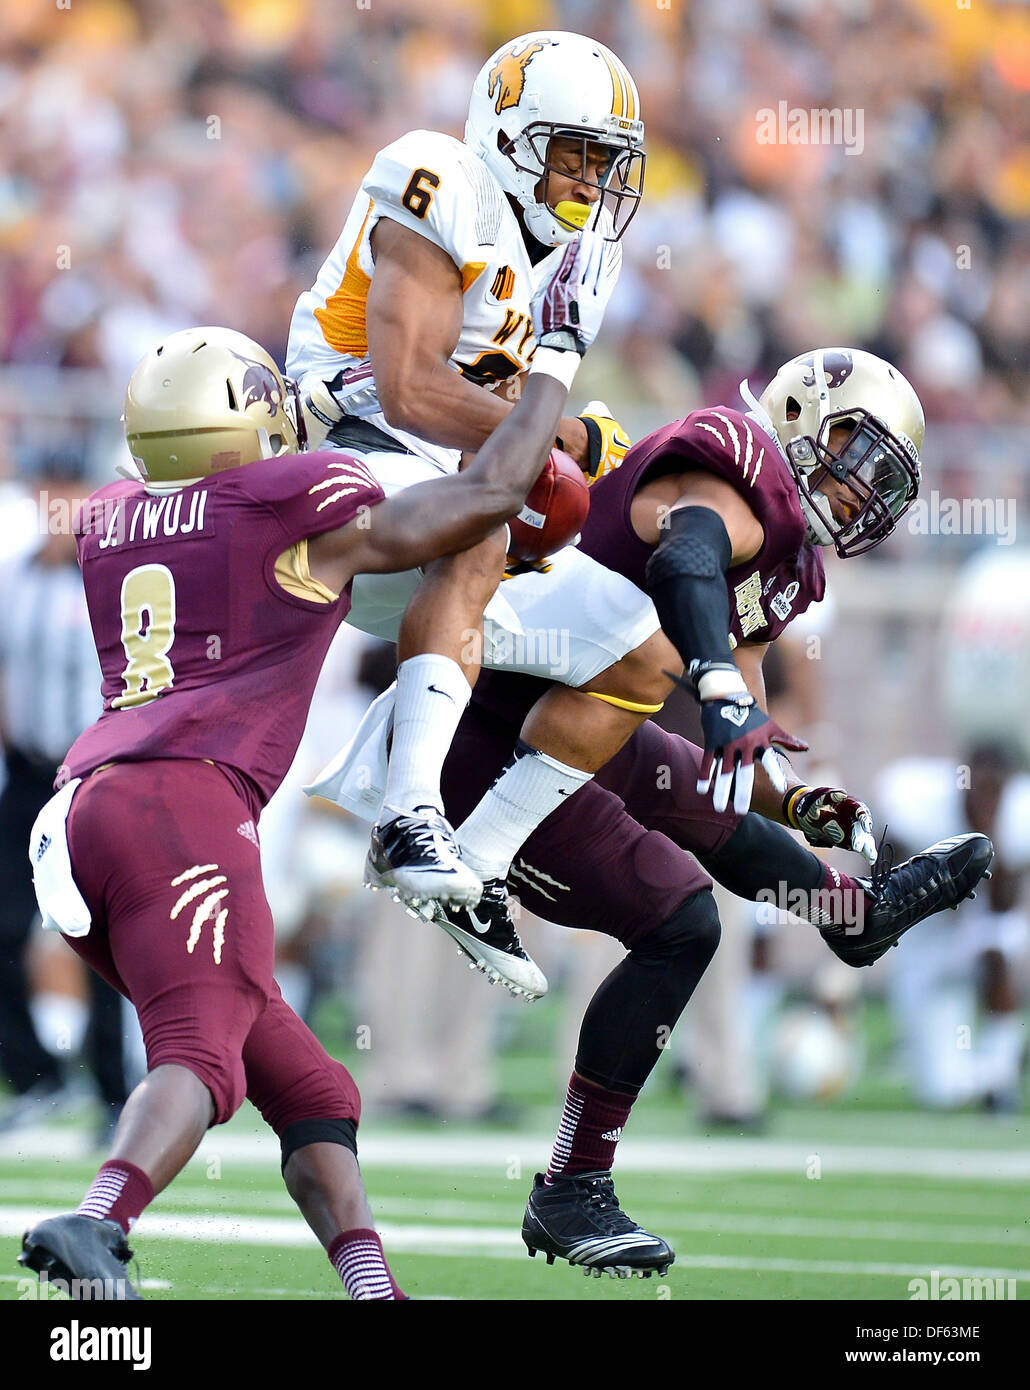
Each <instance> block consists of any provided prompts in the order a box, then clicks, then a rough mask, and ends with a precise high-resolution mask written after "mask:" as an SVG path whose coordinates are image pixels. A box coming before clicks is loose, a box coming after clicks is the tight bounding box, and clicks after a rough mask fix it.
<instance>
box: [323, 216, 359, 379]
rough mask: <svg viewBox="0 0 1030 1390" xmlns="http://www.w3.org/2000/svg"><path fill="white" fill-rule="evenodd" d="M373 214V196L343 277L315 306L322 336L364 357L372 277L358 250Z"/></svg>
mask: <svg viewBox="0 0 1030 1390" xmlns="http://www.w3.org/2000/svg"><path fill="white" fill-rule="evenodd" d="M371 215H372V199H371V198H369V200H368V211H367V212H366V213H365V220H364V221H363V222H362V224H361V230H360V231H359V232H358V235H357V239H356V241H355V242H354V245H353V246H352V247H351V252H350V255H349V256H348V257H347V265H346V267H345V269H344V272H343V279H342V280H341V281H340V283H339V285H338V286H337V288H336V289H335V290H333V292H332V294H331V295H330V296H329V298H328V299H327V300H326V302H325V308H323V309H316V310H315V318H316V319H317V320H318V324H319V327H320V328H321V330H322V336H323V338H325V340H326V342H327V343H328V344H329V346H330V347H331V348H334V349H335V350H336V351H337V352H342V353H343V354H344V355H346V356H350V357H364V355H365V353H366V352H367V351H368V338H367V336H366V330H365V301H366V300H367V299H368V288H369V286H370V285H371V283H372V278H371V276H369V275H366V274H365V272H364V271H363V270H362V269H361V266H360V264H359V261H358V254H359V251H360V248H361V242H362V240H363V238H364V235H365V228H366V227H367V226H368V219H369V217H370V216H371Z"/></svg>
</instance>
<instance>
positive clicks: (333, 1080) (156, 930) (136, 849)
mask: <svg viewBox="0 0 1030 1390" xmlns="http://www.w3.org/2000/svg"><path fill="white" fill-rule="evenodd" d="M68 847H69V852H70V855H71V862H72V873H73V877H74V879H75V882H76V884H77V885H78V888H79V891H80V892H81V894H82V896H83V898H84V899H85V901H86V904H87V906H88V907H89V910H90V913H91V915H92V917H93V925H92V927H91V929H90V932H89V934H88V935H87V936H84V937H78V938H76V939H72V938H66V940H68V944H69V945H70V946H71V947H72V948H73V949H74V950H75V951H77V952H78V954H79V955H80V956H81V957H82V958H83V960H85V961H86V962H87V964H88V965H91V966H92V967H93V969H94V970H96V971H97V973H98V974H100V975H102V976H103V977H104V979H106V980H107V981H108V982H109V983H110V984H112V985H113V986H114V988H115V989H117V990H119V991H120V992H121V993H122V994H124V995H125V996H126V997H127V998H128V999H130V1000H131V1001H132V1003H133V1005H134V1006H135V1008H136V1012H137V1013H138V1015H139V1020H140V1027H141V1028H142V1030H143V1039H144V1042H145V1044H146V1049H147V1065H148V1067H149V1068H150V1070H153V1069H154V1068H155V1067H158V1066H162V1065H164V1064H168V1063H174V1064H175V1065H177V1066H182V1067H186V1068H188V1069H189V1070H190V1071H192V1072H193V1073H194V1075H195V1076H197V1077H199V1078H200V1080H201V1081H202V1082H203V1083H204V1085H205V1086H207V1088H208V1090H209V1091H210V1092H211V1096H212V1098H213V1100H214V1106H215V1123H216V1124H221V1123H223V1122H224V1121H225V1120H228V1119H229V1118H230V1116H231V1115H232V1114H233V1113H234V1112H235V1111H236V1110H237V1109H238V1108H239V1106H240V1105H241V1104H242V1102H243V1098H244V1095H246V1096H247V1097H248V1098H249V1099H250V1100H251V1101H252V1102H253V1104H254V1105H256V1106H257V1108H258V1109H259V1110H260V1112H261V1114H262V1115H263V1116H264V1118H265V1120H267V1122H268V1123H269V1125H271V1127H272V1128H273V1129H274V1130H275V1132H276V1133H277V1134H279V1135H281V1134H282V1131H283V1129H284V1128H285V1126H286V1125H289V1124H292V1123H293V1122H294V1121H296V1120H304V1119H352V1120H354V1121H355V1122H356V1121H357V1119H358V1117H359V1115H360V1099H359V1097H358V1091H357V1087H356V1086H355V1084H354V1081H353V1079H352V1078H351V1076H350V1074H349V1072H348V1071H347V1070H346V1068H345V1067H343V1066H341V1065H340V1063H339V1062H335V1061H333V1059H332V1058H331V1057H329V1056H328V1054H327V1053H326V1052H325V1051H324V1049H323V1048H322V1046H321V1044H320V1043H319V1042H318V1040H317V1039H316V1038H315V1036H314V1034H313V1033H312V1032H311V1030H310V1029H309V1028H308V1027H307V1026H306V1025H305V1024H304V1023H302V1022H301V1020H300V1019H299V1018H298V1017H297V1015H296V1014H295V1013H294V1012H293V1010H292V1009H290V1008H288V1007H287V1005H286V1004H285V1003H284V1001H283V998H282V995H281V994H280V993H279V987H278V985H277V984H276V983H275V980H274V979H273V978H272V966H273V955H274V941H273V927H272V916H271V913H270V911H269V908H268V903H267V901H266V899H265V892H264V887H263V885H262V882H261V858H260V852H259V850H258V846H257V837H256V834H255V830H254V824H253V819H252V816H251V812H250V810H249V808H248V807H247V805H246V803H245V802H243V801H242V800H241V799H240V797H239V795H238V793H237V792H236V790H235V789H234V787H233V786H232V784H231V783H230V782H229V780H228V779H227V778H226V777H225V776H224V775H223V774H222V773H221V772H219V771H218V769H217V768H216V767H214V766H212V765H211V764H209V763H203V762H196V761H187V760H182V759H163V760H160V761H152V762H141V763H118V764H115V765H114V766H113V767H109V768H106V769H104V770H103V771H101V772H95V773H94V774H93V775H92V776H91V777H88V778H87V779H86V780H85V781H84V782H83V783H82V785H81V786H80V787H79V788H78V789H77V791H76V793H75V797H74V800H73V802H72V808H71V812H70V814H69V817H68Z"/></svg>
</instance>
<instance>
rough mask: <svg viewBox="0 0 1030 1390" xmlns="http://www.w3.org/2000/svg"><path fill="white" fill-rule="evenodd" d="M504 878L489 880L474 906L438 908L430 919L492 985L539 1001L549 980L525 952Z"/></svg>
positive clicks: (438, 906) (440, 906)
mask: <svg viewBox="0 0 1030 1390" xmlns="http://www.w3.org/2000/svg"><path fill="white" fill-rule="evenodd" d="M508 901H509V900H508V890H507V888H506V887H505V883H504V880H503V879H500V878H492V879H488V880H487V882H486V883H484V884H483V896H482V897H481V898H480V900H479V902H478V904H477V905H476V906H475V907H445V906H443V905H442V904H439V905H437V907H436V910H435V912H433V914H432V916H431V918H430V920H432V921H433V922H435V923H436V925H437V926H438V927H442V928H443V930H444V931H445V932H446V933H447V935H448V936H449V937H451V938H452V940H453V941H455V942H456V943H457V945H458V949H459V951H461V952H462V953H463V954H464V955H466V956H468V957H469V959H470V960H471V961H472V963H473V966H474V967H475V969H477V970H482V971H483V973H484V974H485V975H486V976H487V978H488V979H489V981H490V983H491V984H495V985H496V984H502V985H504V986H505V987H506V988H507V989H509V990H511V992H512V994H514V995H517V996H518V997H519V998H523V999H527V1000H532V999H539V998H540V996H541V995H543V994H546V993H547V977H546V976H545V975H544V973H543V971H542V970H541V969H540V967H539V966H538V965H537V963H536V962H535V961H534V960H532V959H531V958H530V957H529V956H528V955H527V954H526V951H525V948H524V947H523V945H522V942H521V941H520V940H519V934H518V932H517V931H516V929H515V922H514V920H513V918H512V915H511V910H510V908H509V906H508Z"/></svg>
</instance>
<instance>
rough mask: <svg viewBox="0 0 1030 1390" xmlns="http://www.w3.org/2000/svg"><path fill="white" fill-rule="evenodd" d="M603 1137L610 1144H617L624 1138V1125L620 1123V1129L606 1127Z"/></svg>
mask: <svg viewBox="0 0 1030 1390" xmlns="http://www.w3.org/2000/svg"><path fill="white" fill-rule="evenodd" d="M601 1138H602V1139H607V1140H608V1142H609V1144H617V1143H618V1142H619V1140H620V1139H621V1138H622V1125H619V1127H618V1129H606V1130H605V1132H604V1133H603V1134H602V1135H601Z"/></svg>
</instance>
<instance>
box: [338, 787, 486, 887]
mask: <svg viewBox="0 0 1030 1390" xmlns="http://www.w3.org/2000/svg"><path fill="white" fill-rule="evenodd" d="M384 809H385V808H384ZM416 810H418V811H425V812H427V814H426V815H425V816H418V815H412V816H408V815H404V816H395V817H394V819H393V820H391V821H386V822H385V823H383V824H380V825H377V826H376V827H375V828H374V829H373V831H372V842H371V844H370V846H369V851H368V859H367V860H366V862H365V883H366V885H367V886H368V887H369V888H373V889H375V888H387V889H390V890H392V891H393V893H394V894H395V896H396V897H397V898H398V899H400V900H401V901H403V902H405V903H407V904H408V906H409V907H416V908H417V907H420V906H421V905H422V904H423V903H433V902H441V903H443V902H446V903H456V904H457V905H458V906H473V907H474V906H475V904H476V903H477V902H478V901H479V895H480V893H481V892H482V888H483V885H482V884H481V883H480V881H479V879H478V878H477V877H476V875H475V874H474V873H473V872H472V870H471V869H470V868H469V867H468V865H467V864H463V863H462V861H461V856H460V855H459V853H458V847H457V845H456V844H455V842H454V831H453V829H452V828H451V826H450V823H449V822H448V821H447V820H445V819H444V817H443V816H442V815H440V813H439V812H438V811H437V810H436V809H435V807H432V806H419V807H416Z"/></svg>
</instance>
